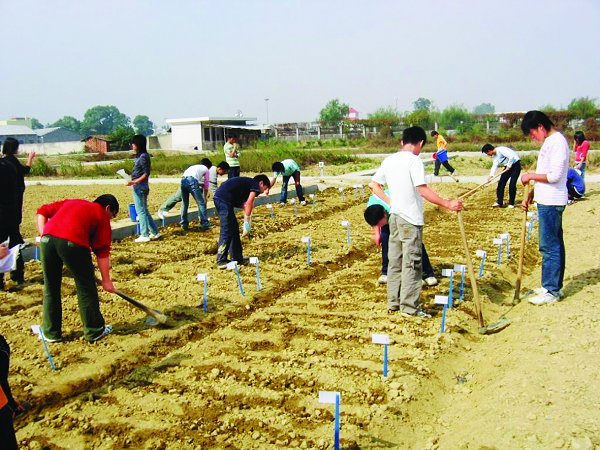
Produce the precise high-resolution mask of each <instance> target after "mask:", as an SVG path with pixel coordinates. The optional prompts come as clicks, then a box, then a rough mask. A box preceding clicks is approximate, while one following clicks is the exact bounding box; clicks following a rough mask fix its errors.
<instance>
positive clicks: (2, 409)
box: [0, 334, 29, 450]
mask: <svg viewBox="0 0 600 450" xmlns="http://www.w3.org/2000/svg"><path fill="white" fill-rule="evenodd" d="M9 365H10V347H9V345H8V342H6V339H4V336H2V335H1V334H0V444H1V446H0V448H2V449H3V450H16V449H17V448H19V446H18V444H17V436H16V435H15V428H14V425H13V420H14V417H16V416H18V415H20V414H22V413H23V412H26V409H25V407H24V406H23V405H21V404H19V403H17V402H16V401H15V399H14V398H13V396H12V392H11V390H10V385H9V384H8V369H9ZM24 405H27V406H28V407H29V405H28V404H27V403H24Z"/></svg>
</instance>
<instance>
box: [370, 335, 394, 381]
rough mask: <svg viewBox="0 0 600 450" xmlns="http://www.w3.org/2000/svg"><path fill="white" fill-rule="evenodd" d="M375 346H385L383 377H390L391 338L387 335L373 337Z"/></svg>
mask: <svg viewBox="0 0 600 450" xmlns="http://www.w3.org/2000/svg"><path fill="white" fill-rule="evenodd" d="M371 338H372V342H373V344H380V345H383V376H384V377H387V375H388V345H390V337H389V335H387V334H374V335H372V337H371Z"/></svg>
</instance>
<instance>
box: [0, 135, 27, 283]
mask: <svg viewBox="0 0 600 450" xmlns="http://www.w3.org/2000/svg"><path fill="white" fill-rule="evenodd" d="M18 151H19V141H17V140H16V139H15V138H11V137H8V138H6V140H5V141H4V144H3V145H2V154H3V155H4V158H3V159H4V160H5V161H6V162H7V163H9V164H10V165H12V167H13V168H14V171H15V177H16V178H15V184H14V191H13V193H12V194H11V193H10V191H7V190H4V189H3V190H2V192H1V194H0V195H2V196H5V195H8V196H12V195H14V208H11V211H12V212H10V213H9V214H8V215H7V216H6V217H5V216H4V213H3V214H2V219H1V220H2V221H3V222H5V223H7V224H8V230H9V232H8V234H7V235H4V234H2V235H0V241H1V242H4V241H5V240H6V239H7V238H8V239H9V244H8V245H9V247H10V248H12V247H14V246H15V245H21V244H22V243H23V242H24V241H23V237H22V236H21V231H20V229H19V228H20V226H21V221H22V219H23V196H24V194H25V176H26V175H28V174H29V172H31V166H32V164H33V160H34V159H35V152H30V153H29V154H28V155H27V162H26V164H25V165H22V164H21V163H20V162H19V160H18V159H17V156H16V155H17V153H18ZM2 184H3V187H4V184H5V183H2ZM7 188H8V187H7ZM24 269H25V263H24V261H23V257H22V256H19V258H18V259H17V267H16V268H15V270H14V271H12V272H11V274H10V278H11V279H12V280H13V281H14V282H16V283H17V284H23V283H24V282H25V274H24ZM1 276H2V282H0V286H2V285H3V284H4V275H1Z"/></svg>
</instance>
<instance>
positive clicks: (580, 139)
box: [573, 131, 590, 178]
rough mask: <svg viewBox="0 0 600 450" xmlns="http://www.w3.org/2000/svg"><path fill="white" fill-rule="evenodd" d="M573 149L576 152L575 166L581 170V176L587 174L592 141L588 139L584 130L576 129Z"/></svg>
mask: <svg viewBox="0 0 600 450" xmlns="http://www.w3.org/2000/svg"><path fill="white" fill-rule="evenodd" d="M573 139H574V140H575V142H574V143H573V151H574V152H575V168H576V169H579V170H581V178H583V177H584V174H585V164H586V162H587V154H588V150H589V149H590V142H589V141H588V140H586V138H585V134H583V131H576V132H575V135H574V136H573Z"/></svg>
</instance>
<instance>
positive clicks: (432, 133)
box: [431, 130, 440, 137]
mask: <svg viewBox="0 0 600 450" xmlns="http://www.w3.org/2000/svg"><path fill="white" fill-rule="evenodd" d="M438 134H440V133H438V132H437V131H435V130H431V137H433V136H437V135H438Z"/></svg>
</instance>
